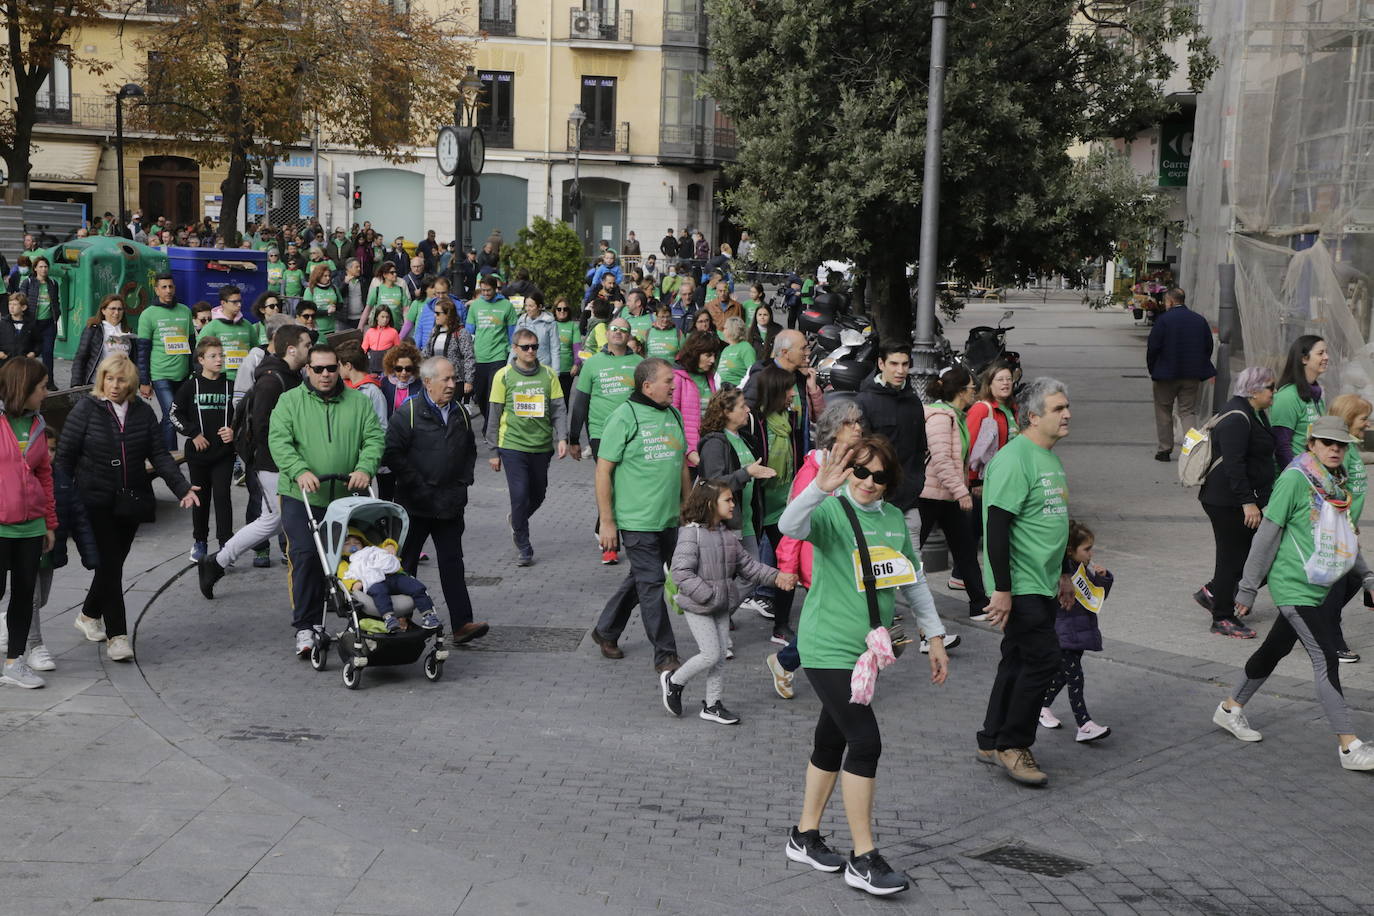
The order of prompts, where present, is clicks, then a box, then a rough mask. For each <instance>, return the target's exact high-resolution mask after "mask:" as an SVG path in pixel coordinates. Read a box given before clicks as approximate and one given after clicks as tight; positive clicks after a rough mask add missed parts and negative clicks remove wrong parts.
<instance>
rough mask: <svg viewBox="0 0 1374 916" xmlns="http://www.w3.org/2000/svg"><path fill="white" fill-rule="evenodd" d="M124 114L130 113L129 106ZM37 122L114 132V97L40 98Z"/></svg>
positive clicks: (71, 96) (78, 94) (70, 96)
mask: <svg viewBox="0 0 1374 916" xmlns="http://www.w3.org/2000/svg"><path fill="white" fill-rule="evenodd" d="M124 112H125V114H126V115H127V114H128V113H129V107H128V105H127V104H126V105H125V107H124ZM37 120H38V123H39V124H56V125H61V126H63V127H89V128H92V129H95V130H114V126H115V110H114V96H113V95H104V94H101V95H81V94H80V93H75V92H74V93H72V94H70V95H66V96H58V97H48V98H43V97H40V98H39V100H38V111H37Z"/></svg>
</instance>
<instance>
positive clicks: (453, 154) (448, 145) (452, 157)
mask: <svg viewBox="0 0 1374 916" xmlns="http://www.w3.org/2000/svg"><path fill="white" fill-rule="evenodd" d="M435 152H436V154H437V155H438V159H439V171H441V172H443V173H444V174H445V175H452V174H453V173H454V172H456V171H457V170H458V134H457V133H456V132H455V131H454V130H453V128H451V127H445V128H444V129H443V130H441V131H439V143H438V145H437V147H436V149H435Z"/></svg>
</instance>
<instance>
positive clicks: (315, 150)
mask: <svg viewBox="0 0 1374 916" xmlns="http://www.w3.org/2000/svg"><path fill="white" fill-rule="evenodd" d="M310 161H311V162H313V163H314V164H315V202H314V204H313V205H312V207H311V209H312V210H314V213H315V222H319V221H320V115H319V112H316V113H315V132H314V134H313V135H312V136H311V137H310Z"/></svg>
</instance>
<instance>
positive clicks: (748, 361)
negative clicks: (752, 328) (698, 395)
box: [716, 340, 755, 388]
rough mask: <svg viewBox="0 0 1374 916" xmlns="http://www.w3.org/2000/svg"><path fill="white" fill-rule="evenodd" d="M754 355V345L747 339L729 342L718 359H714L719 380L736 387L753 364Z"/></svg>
mask: <svg viewBox="0 0 1374 916" xmlns="http://www.w3.org/2000/svg"><path fill="white" fill-rule="evenodd" d="M754 355H755V354H754V345H753V344H751V343H749V341H747V340H741V341H740V342H739V343H737V344H730V346H728V347H726V348H725V349H724V350H721V351H720V359H718V360H716V371H717V372H719V373H720V380H721V381H722V382H724V383H726V384H727V385H733V386H735V387H736V388H738V387H739V383H740V381H741V380H743V378H744V374H745V373H746V372H748V371H749V367H750V366H752V365H754V362H755V359H754Z"/></svg>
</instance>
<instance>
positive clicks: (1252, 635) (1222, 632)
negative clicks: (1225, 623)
mask: <svg viewBox="0 0 1374 916" xmlns="http://www.w3.org/2000/svg"><path fill="white" fill-rule="evenodd" d="M1209 632H1210V633H1212V634H1213V635H1215V636H1226V637H1229V638H1230V639H1254V638H1255V631H1254V630H1251V631H1250V632H1249V633H1236V632H1234V631H1232V632H1230V633H1228V632H1226V631H1225V630H1210V631H1209Z"/></svg>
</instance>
